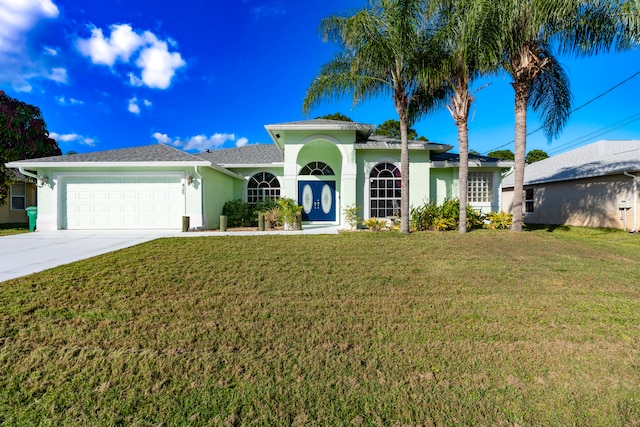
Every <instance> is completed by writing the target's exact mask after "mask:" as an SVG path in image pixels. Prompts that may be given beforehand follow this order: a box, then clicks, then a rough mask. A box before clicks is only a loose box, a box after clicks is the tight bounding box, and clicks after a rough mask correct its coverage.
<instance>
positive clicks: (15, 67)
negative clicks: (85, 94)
mask: <svg viewBox="0 0 640 427" xmlns="http://www.w3.org/2000/svg"><path fill="white" fill-rule="evenodd" d="M59 13H60V12H59V10H58V7H57V6H56V5H55V3H53V1H52V0H0V83H8V84H10V85H11V86H13V88H14V89H15V90H17V91H22V92H29V91H31V90H32V86H31V83H30V81H31V80H35V79H49V80H53V81H55V82H58V83H66V82H67V77H66V70H65V69H64V68H51V67H50V65H49V64H48V62H50V61H51V60H52V58H53V57H55V56H56V54H57V50H56V49H54V48H52V47H47V46H35V45H34V44H35V43H36V41H35V40H37V38H30V37H29V35H30V32H31V31H32V30H33V29H34V28H35V27H36V26H37V25H38V24H39V23H41V22H43V21H45V20H48V19H55V18H57V17H58V15H59ZM33 52H39V53H33Z"/></svg>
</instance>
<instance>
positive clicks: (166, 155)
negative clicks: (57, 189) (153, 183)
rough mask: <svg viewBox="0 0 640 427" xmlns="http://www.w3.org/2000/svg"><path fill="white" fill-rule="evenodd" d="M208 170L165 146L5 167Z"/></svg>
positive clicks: (201, 162)
mask: <svg viewBox="0 0 640 427" xmlns="http://www.w3.org/2000/svg"><path fill="white" fill-rule="evenodd" d="M89 165H90V166H143V167H145V166H211V163H210V162H208V161H206V160H204V159H201V158H199V157H196V156H194V155H193V154H189V153H186V152H184V151H182V150H178V149H177V148H173V147H170V146H168V145H165V144H153V145H143V146H140V147H133V148H121V149H117V150H107V151H96V152H93V153H81V154H67V155H64V156H51V157H41V158H38V159H29V160H19V161H16V162H10V163H7V167H23V168H41V167H47V166H55V167H86V166H89Z"/></svg>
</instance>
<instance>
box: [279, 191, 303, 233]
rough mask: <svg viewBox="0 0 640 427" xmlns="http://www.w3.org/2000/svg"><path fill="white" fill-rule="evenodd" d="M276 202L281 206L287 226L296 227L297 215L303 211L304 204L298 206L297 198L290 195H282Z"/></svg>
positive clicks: (281, 213)
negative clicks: (294, 198)
mask: <svg viewBox="0 0 640 427" xmlns="http://www.w3.org/2000/svg"><path fill="white" fill-rule="evenodd" d="M276 203H277V204H278V207H279V208H280V217H281V219H282V223H283V224H284V226H285V228H290V229H292V230H293V229H294V228H295V227H294V225H295V222H296V215H298V214H299V213H301V212H302V206H298V204H297V203H296V201H295V200H293V199H291V198H289V197H281V198H279V199H278V200H277V201H276Z"/></svg>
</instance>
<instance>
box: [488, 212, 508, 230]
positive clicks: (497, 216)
mask: <svg viewBox="0 0 640 427" xmlns="http://www.w3.org/2000/svg"><path fill="white" fill-rule="evenodd" d="M487 220H488V221H489V224H487V225H486V227H487V228H490V229H492V230H506V229H508V228H511V224H512V223H513V215H512V214H510V213H506V212H504V211H500V212H491V213H489V214H487Z"/></svg>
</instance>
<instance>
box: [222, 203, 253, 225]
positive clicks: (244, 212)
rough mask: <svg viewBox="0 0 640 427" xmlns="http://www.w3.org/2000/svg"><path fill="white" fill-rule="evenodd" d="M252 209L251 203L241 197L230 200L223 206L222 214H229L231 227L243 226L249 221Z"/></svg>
mask: <svg viewBox="0 0 640 427" xmlns="http://www.w3.org/2000/svg"><path fill="white" fill-rule="evenodd" d="M250 211H251V209H250V208H249V204H248V203H245V202H243V201H242V200H240V199H237V200H230V201H228V202H226V203H225V204H224V206H223V207H222V214H223V215H226V216H227V224H228V226H229V227H243V226H244V225H245V224H247V223H249V222H250V220H249V216H250V214H249V213H250Z"/></svg>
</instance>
